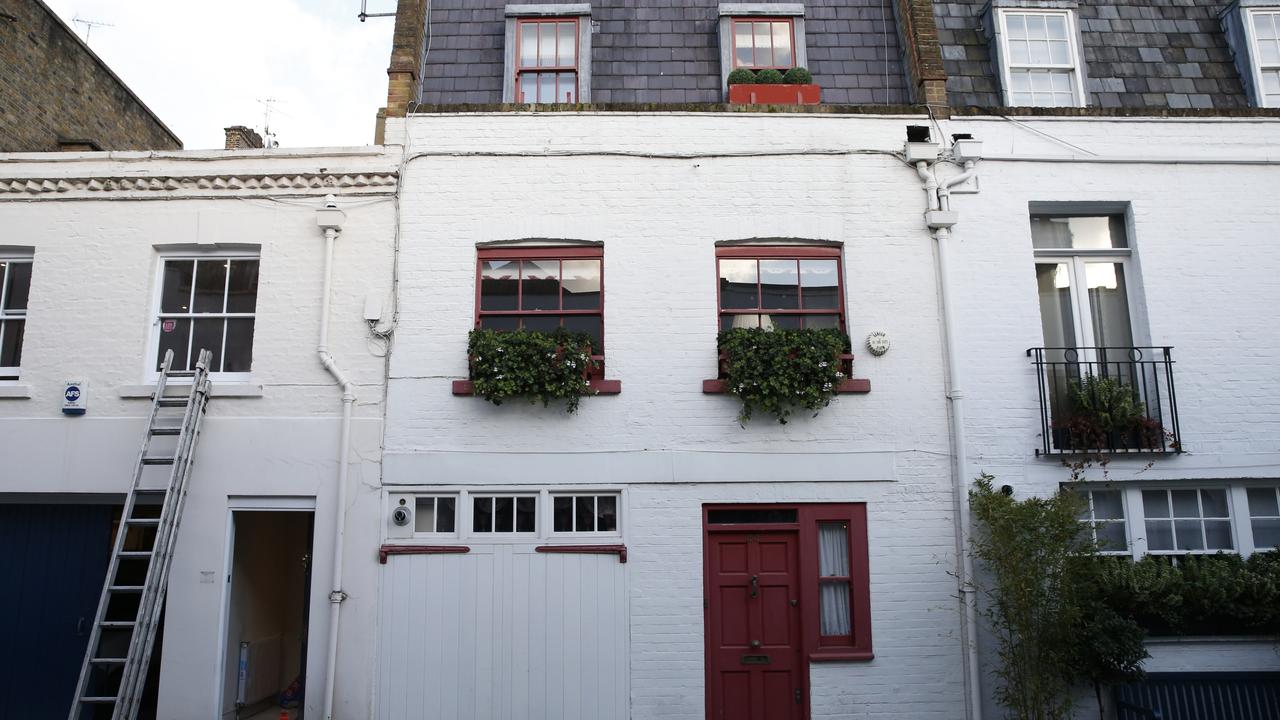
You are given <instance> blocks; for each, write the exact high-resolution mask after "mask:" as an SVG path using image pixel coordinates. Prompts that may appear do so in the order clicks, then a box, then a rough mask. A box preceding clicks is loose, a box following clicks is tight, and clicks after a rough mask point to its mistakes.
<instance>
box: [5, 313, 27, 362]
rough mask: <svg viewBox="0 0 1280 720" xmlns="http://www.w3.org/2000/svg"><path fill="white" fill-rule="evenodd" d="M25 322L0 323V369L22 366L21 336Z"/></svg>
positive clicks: (8, 321) (6, 321)
mask: <svg viewBox="0 0 1280 720" xmlns="http://www.w3.org/2000/svg"><path fill="white" fill-rule="evenodd" d="M26 325H27V323H26V321H25V320H5V321H2V322H0V335H3V337H0V367H19V366H20V365H22V336H23V333H25V332H26Z"/></svg>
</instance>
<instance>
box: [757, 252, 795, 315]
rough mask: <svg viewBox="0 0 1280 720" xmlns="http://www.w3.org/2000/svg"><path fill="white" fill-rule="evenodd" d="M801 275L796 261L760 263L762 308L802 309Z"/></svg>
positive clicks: (766, 261)
mask: <svg viewBox="0 0 1280 720" xmlns="http://www.w3.org/2000/svg"><path fill="white" fill-rule="evenodd" d="M799 288H800V275H799V270H798V268H797V265H796V261H795V260H761V261H760V307H762V308H777V309H780V310H794V309H798V308H799V307H800V289H799Z"/></svg>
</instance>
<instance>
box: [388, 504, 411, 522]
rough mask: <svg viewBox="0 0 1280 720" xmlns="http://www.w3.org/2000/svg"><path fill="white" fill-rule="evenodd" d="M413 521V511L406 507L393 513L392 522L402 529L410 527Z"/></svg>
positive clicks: (399, 508)
mask: <svg viewBox="0 0 1280 720" xmlns="http://www.w3.org/2000/svg"><path fill="white" fill-rule="evenodd" d="M411 520H413V511H412V510H410V509H409V508H408V507H406V506H404V505H401V506H400V507H398V508H396V509H395V510H392V511H391V522H393V523H395V524H396V525H399V526H400V527H404V526H405V525H408V524H409V521H411Z"/></svg>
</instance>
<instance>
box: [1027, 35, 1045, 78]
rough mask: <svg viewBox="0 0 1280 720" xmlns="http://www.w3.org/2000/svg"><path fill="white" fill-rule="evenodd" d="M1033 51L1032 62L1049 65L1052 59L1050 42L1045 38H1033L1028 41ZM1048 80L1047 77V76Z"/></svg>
mask: <svg viewBox="0 0 1280 720" xmlns="http://www.w3.org/2000/svg"><path fill="white" fill-rule="evenodd" d="M1027 46H1028V49H1029V50H1030V51H1031V62H1032V63H1033V64H1035V65H1047V64H1048V63H1049V61H1050V55H1049V43H1048V42H1047V41H1045V40H1032V41H1031V42H1029V43H1027ZM1046 80H1047V78H1046Z"/></svg>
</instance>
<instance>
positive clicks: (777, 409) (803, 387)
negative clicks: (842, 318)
mask: <svg viewBox="0 0 1280 720" xmlns="http://www.w3.org/2000/svg"><path fill="white" fill-rule="evenodd" d="M716 344H717V346H718V347H719V349H720V352H721V354H722V355H723V357H724V360H723V374H724V382H725V388H726V390H727V391H728V392H729V393H731V394H733V395H735V396H737V397H738V399H739V400H741V401H742V409H741V410H740V411H739V412H738V422H739V423H741V424H743V425H744V426H745V425H746V423H747V421H748V420H750V419H751V416H752V415H753V414H754V413H755V412H756V411H757V410H761V411H764V412H767V413H769V414H771V415H773V416H774V417H775V418H777V419H778V422H780V423H784V424H785V423H786V422H787V418H789V417H790V416H791V413H792V412H794V411H795V410H797V409H804V410H812V411H813V414H814V415H817V414H818V411H820V410H822V408H824V407H826V406H827V405H830V404H831V399H832V398H833V397H835V394H836V387H837V386H838V385H839V384H840V381H841V380H843V379H844V374H843V373H842V372H840V354H841V353H846V352H849V336H848V335H846V334H844V333H843V332H841V331H839V330H835V329H830V328H823V329H806V330H764V329H761V328H735V329H732V330H724V331H722V332H721V333H720V335H719V337H718V338H717V339H716Z"/></svg>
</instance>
